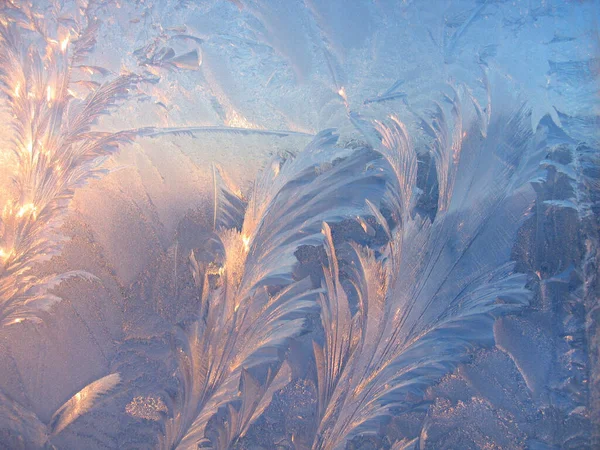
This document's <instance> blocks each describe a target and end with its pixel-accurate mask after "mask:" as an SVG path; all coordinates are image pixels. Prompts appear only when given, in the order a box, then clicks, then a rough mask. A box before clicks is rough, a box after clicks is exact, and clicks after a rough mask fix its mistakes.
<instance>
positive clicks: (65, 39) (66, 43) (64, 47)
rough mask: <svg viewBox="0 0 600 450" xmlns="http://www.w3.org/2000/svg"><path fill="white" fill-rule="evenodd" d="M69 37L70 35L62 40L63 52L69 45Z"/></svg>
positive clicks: (61, 49)
mask: <svg viewBox="0 0 600 450" xmlns="http://www.w3.org/2000/svg"><path fill="white" fill-rule="evenodd" d="M69 39H70V36H69V35H67V36H66V37H65V38H64V39H63V40H62V41H60V51H61V52H63V53H64V52H65V51H67V47H68V45H69Z"/></svg>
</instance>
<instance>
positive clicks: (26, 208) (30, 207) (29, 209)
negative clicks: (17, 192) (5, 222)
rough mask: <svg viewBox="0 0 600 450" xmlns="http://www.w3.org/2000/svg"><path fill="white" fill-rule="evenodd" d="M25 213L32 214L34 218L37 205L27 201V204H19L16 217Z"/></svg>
mask: <svg viewBox="0 0 600 450" xmlns="http://www.w3.org/2000/svg"><path fill="white" fill-rule="evenodd" d="M25 214H31V215H32V216H33V218H34V219H35V218H36V215H37V206H35V205H34V204H33V203H27V204H25V205H23V206H21V207H20V208H19V211H18V212H17V217H18V218H21V217H23V216H24V215H25Z"/></svg>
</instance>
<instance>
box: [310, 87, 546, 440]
mask: <svg viewBox="0 0 600 450" xmlns="http://www.w3.org/2000/svg"><path fill="white" fill-rule="evenodd" d="M462 98H464V95H459V94H458V93H456V92H454V93H453V96H452V97H446V100H447V102H448V103H449V104H450V110H451V119H450V120H449V119H448V118H447V117H446V112H445V109H444V108H443V107H442V106H440V105H436V108H435V110H434V112H433V113H432V114H431V118H430V121H423V127H424V129H425V131H426V132H427V133H428V134H429V135H430V136H431V138H432V139H433V142H432V154H433V158H434V161H435V165H436V172H437V180H438V184H439V188H438V192H439V196H438V201H437V213H436V215H435V218H434V219H433V220H430V219H429V218H428V217H424V216H422V215H420V214H419V213H418V212H417V211H416V207H415V205H416V203H417V199H418V195H419V189H418V188H417V187H416V183H417V154H416V152H415V150H414V148H413V146H412V144H411V142H410V140H409V138H408V135H407V132H406V130H405V128H404V126H403V125H402V123H401V122H399V121H398V120H397V119H394V118H392V119H391V121H390V124H389V125H384V124H381V123H376V124H375V130H368V129H365V126H364V123H362V124H361V123H359V122H357V124H358V125H359V126H360V127H361V128H363V129H365V130H366V132H367V133H368V136H370V137H371V140H372V141H373V145H374V146H375V148H376V149H378V151H379V152H380V153H381V155H383V157H384V161H385V162H386V164H384V168H385V170H386V172H387V173H388V175H389V176H390V181H389V183H388V190H387V192H386V195H385V203H386V205H387V206H388V208H389V209H390V210H391V213H392V214H391V215H392V217H393V219H394V220H393V221H394V223H396V224H397V226H396V227H395V228H394V227H393V226H392V225H390V224H388V222H387V221H386V219H384V217H383V215H382V214H381V213H379V211H378V210H377V208H376V207H375V206H374V205H371V212H372V214H373V215H375V217H377V218H378V219H379V221H380V223H381V225H382V227H383V229H384V230H385V231H386V232H387V233H388V237H389V239H390V241H389V243H388V245H387V247H386V249H385V253H384V257H383V258H377V257H376V256H375V254H374V253H373V251H371V250H368V249H363V248H360V247H358V246H356V245H354V246H352V247H351V249H350V250H349V253H350V256H349V257H348V258H349V262H350V268H349V269H347V270H345V272H347V275H348V277H349V279H350V281H351V283H352V285H353V286H354V290H355V291H356V292H355V294H356V297H357V306H358V311H357V313H355V314H354V315H352V314H351V310H350V306H349V301H348V297H349V295H350V293H349V292H348V293H346V292H345V290H344V288H343V287H342V282H341V281H340V276H341V275H340V272H341V271H340V268H339V265H338V260H337V257H336V252H335V249H334V246H333V239H332V237H331V231H330V229H329V227H328V226H327V225H326V224H325V225H324V227H323V234H324V235H325V237H326V250H327V256H328V261H329V262H328V266H327V267H325V268H324V277H325V282H324V286H325V288H326V293H325V294H321V296H320V303H321V308H322V316H321V320H322V324H323V328H324V330H325V340H324V344H323V346H321V345H319V344H317V343H315V344H314V350H315V357H316V361H317V370H318V394H319V397H318V402H319V420H320V424H319V429H318V432H317V435H316V437H315V440H314V443H313V448H314V449H338V448H344V446H345V444H346V442H347V441H348V440H349V439H352V438H353V437H354V436H357V435H359V434H365V433H367V434H368V433H375V432H376V430H377V429H378V426H379V424H380V420H381V418H382V417H383V416H389V415H391V414H393V413H394V412H398V411H408V410H410V409H413V408H415V407H418V406H419V405H420V402H421V401H422V400H421V399H422V397H423V393H424V390H425V389H426V388H427V387H428V386H430V385H432V384H433V383H435V382H436V381H437V380H439V379H440V378H441V377H442V376H443V375H444V374H446V373H448V372H449V371H451V370H452V369H453V368H454V367H455V366H456V364H458V363H459V362H460V361H461V360H463V359H464V358H465V356H466V354H467V352H468V351H469V350H470V349H471V348H473V347H475V346H478V345H482V344H486V343H491V342H493V334H492V325H493V323H494V317H495V316H496V315H497V314H500V313H505V312H507V311H514V310H516V309H517V308H519V307H521V306H522V305H524V304H526V303H527V300H528V296H529V292H528V290H526V289H525V283H526V277H525V275H522V274H519V273H515V271H514V264H513V263H512V262H511V254H510V252H511V246H512V243H513V241H514V239H515V235H516V232H517V230H518V228H519V226H520V225H521V223H522V222H523V220H524V218H525V216H526V215H527V214H528V212H529V209H530V206H531V204H532V200H533V195H532V189H531V187H530V185H529V184H528V183H526V181H527V180H529V179H530V178H531V177H532V175H533V174H534V173H535V171H536V170H537V167H538V161H539V158H538V151H537V150H536V149H535V146H532V139H531V138H532V133H531V131H530V125H529V124H530V122H529V114H528V112H527V111H526V110H525V109H524V108H523V107H521V108H517V109H516V110H515V109H512V108H511V109H508V108H502V106H503V105H496V107H495V109H494V116H493V117H492V118H491V122H490V125H489V127H488V128H487V129H484V127H483V125H482V122H481V115H479V118H477V117H478V116H477V114H476V111H475V110H474V109H472V107H471V105H466V108H464V110H463V105H462V104H461V100H462ZM413 445H416V443H415V442H414V441H403V442H400V443H397V444H396V447H397V448H411V447H412V446H413Z"/></svg>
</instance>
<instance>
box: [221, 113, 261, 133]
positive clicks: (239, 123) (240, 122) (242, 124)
mask: <svg viewBox="0 0 600 450" xmlns="http://www.w3.org/2000/svg"><path fill="white" fill-rule="evenodd" d="M225 125H227V126H228V127H235V128H248V129H257V128H259V127H258V126H257V125H255V124H253V123H252V122H250V121H249V120H248V119H246V118H245V117H244V116H242V115H241V114H240V113H238V112H237V111H235V110H231V111H230V112H229V113H228V114H227V120H225Z"/></svg>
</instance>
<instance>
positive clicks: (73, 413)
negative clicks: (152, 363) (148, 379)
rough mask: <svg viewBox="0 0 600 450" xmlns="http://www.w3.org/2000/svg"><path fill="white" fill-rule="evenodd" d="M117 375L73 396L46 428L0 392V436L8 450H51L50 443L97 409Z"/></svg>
mask: <svg viewBox="0 0 600 450" xmlns="http://www.w3.org/2000/svg"><path fill="white" fill-rule="evenodd" d="M120 380H121V377H120V375H119V374H118V373H113V374H110V375H107V376H105V377H103V378H100V379H99V380H96V381H94V382H92V383H90V384H88V385H87V386H86V387H84V388H83V389H82V390H81V391H79V392H78V393H77V394H75V395H74V396H73V397H71V399H69V400H68V401H67V402H66V403H65V404H64V405H62V406H61V407H60V408H59V409H58V410H57V411H56V412H55V413H54V415H53V416H52V418H51V420H50V423H49V424H48V425H46V424H44V423H43V422H41V421H40V419H39V418H38V417H37V416H36V415H35V414H34V413H33V412H32V411H30V410H28V409H27V408H25V407H23V406H22V405H20V404H19V403H18V402H16V401H14V400H13V399H11V398H9V397H7V396H6V395H4V394H3V393H2V392H0V432H1V433H2V437H3V441H4V442H3V444H8V445H9V446H11V445H12V446H13V447H11V448H40V449H41V448H54V447H51V444H50V441H51V439H52V438H53V437H54V436H56V435H58V434H59V433H60V432H62V431H63V430H64V429H65V428H66V427H68V426H69V425H70V424H72V423H73V422H74V421H75V420H77V419H78V418H79V417H81V416H82V415H84V414H86V413H88V412H89V411H91V410H92V409H93V408H94V407H95V406H97V404H98V401H99V399H100V398H101V397H102V396H103V395H105V394H107V393H108V392H110V391H111V390H112V389H114V388H115V387H116V386H117V385H118V384H119V383H120Z"/></svg>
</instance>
